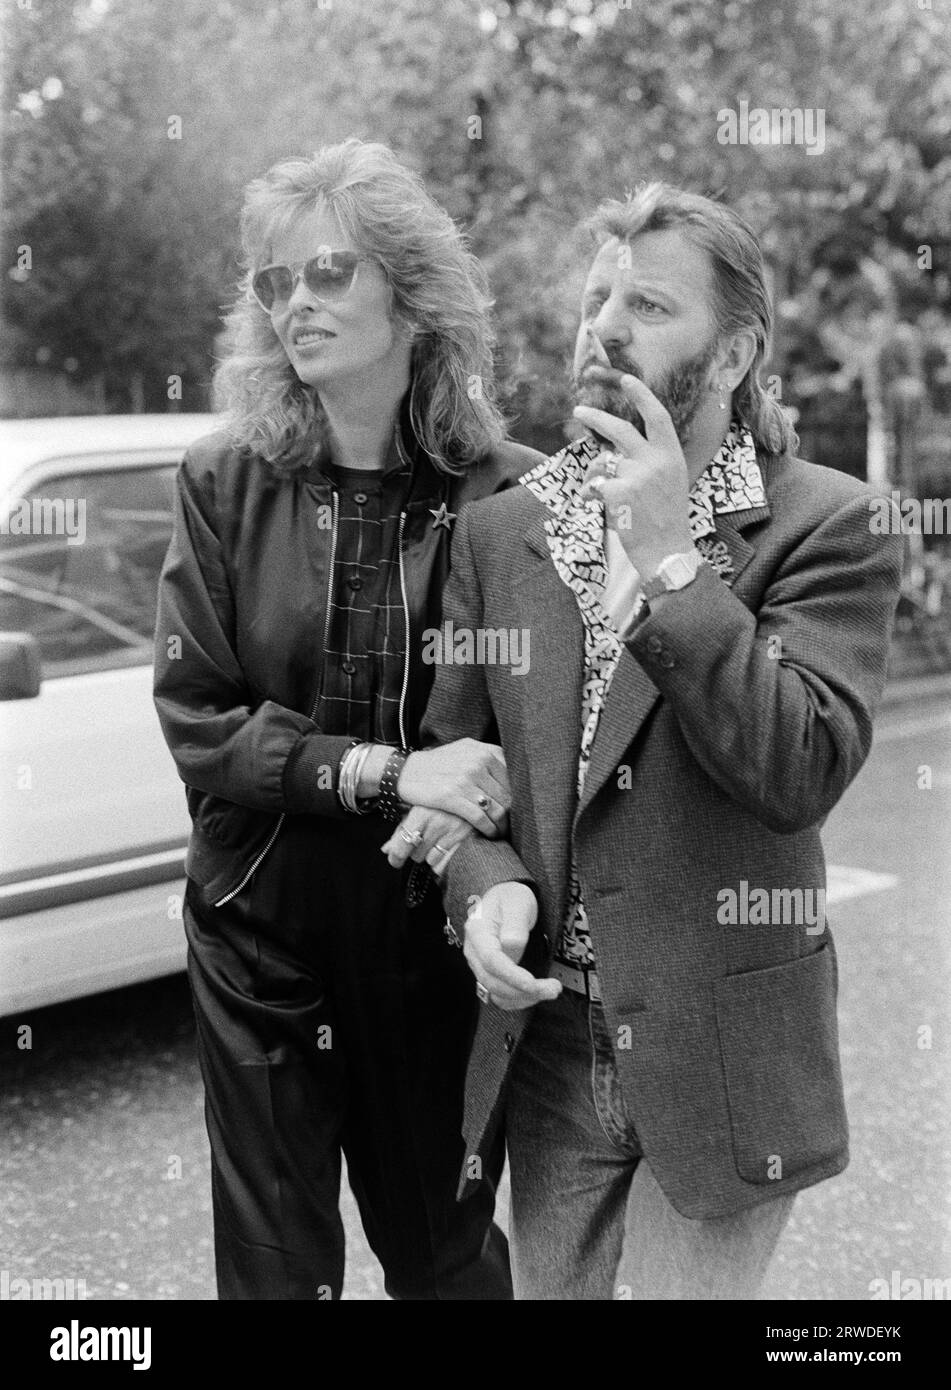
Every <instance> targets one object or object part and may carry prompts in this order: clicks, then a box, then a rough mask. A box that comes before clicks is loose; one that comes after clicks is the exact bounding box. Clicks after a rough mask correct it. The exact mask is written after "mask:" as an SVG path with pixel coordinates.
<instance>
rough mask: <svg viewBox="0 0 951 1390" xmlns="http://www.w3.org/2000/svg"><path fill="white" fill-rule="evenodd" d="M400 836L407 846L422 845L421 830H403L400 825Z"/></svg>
mask: <svg viewBox="0 0 951 1390" xmlns="http://www.w3.org/2000/svg"><path fill="white" fill-rule="evenodd" d="M400 835H401V836H402V837H403V839H404V840H405V841H406V843H407V844H408V845H419V844H422V840H423V834H422V831H421V830H405V829H404V828H403V826H402V825H401V826H400Z"/></svg>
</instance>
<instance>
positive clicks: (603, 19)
mask: <svg viewBox="0 0 951 1390" xmlns="http://www.w3.org/2000/svg"><path fill="white" fill-rule="evenodd" d="M943 3H944V0H935V11H932V10H929V9H923V10H922V9H919V8H917V7H916V4H915V0H870V3H866V4H864V5H862V6H843V5H842V4H841V0H800V2H799V3H797V4H796V5H792V4H786V3H781V0H766V2H765V3H764V2H763V0H755V3H754V0H727V3H724V4H698V3H695V0H650V3H649V4H648V3H646V0H632V4H631V6H630V8H627V7H626V6H625V5H624V0H620V3H619V2H618V0H561V3H560V4H559V3H555V4H552V3H549V0H496V2H495V3H489V0H484V3H483V4H482V5H481V7H480V6H479V5H474V4H472V3H470V2H468V0H390V3H387V4H382V3H379V2H378V0H331V4H330V7H329V8H324V7H323V5H322V0H264V3H261V2H260V0H220V3H217V4H216V3H213V0H177V3H176V4H175V5H167V4H165V3H162V0H98V2H97V3H92V4H90V3H88V0H81V3H77V4H74V5H70V4H66V3H55V4H54V3H53V0H32V3H31V4H30V5H29V7H28V8H24V9H20V8H14V7H10V8H9V9H8V18H7V31H8V33H7V42H8V49H7V58H6V71H5V87H6V92H7V99H8V106H9V107H10V108H11V110H10V111H9V112H8V114H7V117H6V126H5V138H4V142H5V156H6V157H5V164H6V168H7V175H6V190H5V191H6V197H5V200H4V209H5V210H4V215H3V224H2V232H0V239H2V258H3V264H4V266H5V267H8V268H10V267H15V265H16V262H17V248H18V247H20V246H23V245H26V246H29V247H30V248H31V251H32V257H33V268H32V270H31V271H30V273H29V274H28V275H26V276H22V277H20V279H14V278H10V277H9V276H7V277H5V279H4V281H3V284H4V303H3V311H4V318H5V320H6V321H7V323H8V324H10V325H11V326H12V327H13V329H14V332H13V333H12V334H11V336H10V345H9V346H8V348H7V350H6V357H7V361H8V362H10V361H12V362H14V363H16V364H17V365H23V364H28V363H29V362H31V361H33V360H34V359H35V354H36V352H37V350H38V349H41V350H42V349H45V350H47V351H48V353H49V356H50V360H51V363H52V365H54V366H55V365H57V364H61V363H62V362H63V361H64V360H65V359H67V358H75V359H77V361H78V364H79V365H78V368H77V370H76V375H77V377H78V378H80V379H92V378H99V379H100V380H101V381H104V382H105V386H106V391H107V396H108V399H109V400H110V402H111V403H112V404H113V405H114V406H116V407H118V408H128V401H129V396H128V390H129V382H130V381H131V380H132V378H133V376H135V375H136V374H137V375H138V378H139V380H140V381H141V382H142V384H143V391H144V399H145V403H146V405H147V406H148V408H151V409H164V408H165V407H166V404H167V402H166V395H165V383H166V379H167V377H168V376H169V375H170V374H173V373H174V374H177V375H180V376H182V378H183V380H184V384H185V398H184V402H183V404H184V405H185V406H189V405H200V404H201V403H202V402H203V392H204V389H205V386H206V384H207V381H208V379H209V376H210V369H211V351H212V343H213V338H214V335H215V332H216V330H217V325H218V318H219V314H220V309H221V306H222V304H223V303H224V302H225V301H226V300H227V298H228V296H229V295H230V294H231V292H232V290H233V286H234V281H235V273H236V270H235V263H234V254H235V250H236V241H237V238H236V225H237V212H238V208H239V206H240V198H241V189H242V187H243V185H244V183H245V182H246V181H247V180H248V179H249V178H251V177H253V176H255V175H257V174H259V173H261V172H262V171H263V169H264V168H266V167H267V165H268V164H269V163H271V162H273V160H275V159H276V158H279V157H281V156H284V155H287V154H290V153H295V152H300V151H306V150H307V149H312V148H315V147H316V146H318V145H320V144H322V143H325V142H328V141H331V140H336V139H339V138H341V137H343V136H344V135H348V134H357V135H361V136H364V137H372V138H378V139H382V140H385V141H387V142H388V143H390V144H392V145H393V146H394V147H395V148H396V149H397V150H399V151H400V152H401V153H402V154H403V155H404V156H406V157H408V158H409V159H410V160H411V161H412V162H414V163H415V164H416V165H417V166H418V167H419V168H420V169H421V170H422V172H423V174H424V176H425V177H426V179H427V182H428V185H429V186H430V188H431V189H432V191H433V192H434V193H435V194H436V196H437V197H439V198H440V199H441V200H442V201H443V202H444V203H445V204H446V206H447V207H448V208H449V209H450V211H451V212H452V213H453V215H454V216H455V217H457V218H458V219H459V220H460V221H461V222H462V223H463V224H464V225H465V226H466V227H467V228H468V230H469V232H470V235H471V237H472V240H473V244H474V247H475V249H476V251H477V252H478V253H479V254H480V255H481V256H483V258H484V259H485V261H486V264H487V266H488V268H489V272H490V275H491V277H492V283H493V287H494V291H495V294H496V300H497V310H498V315H499V323H500V330H501V333H500V337H501V360H502V368H503V372H504V375H505V378H506V380H507V382H508V385H509V387H510V389H511V401H512V406H513V409H514V411H515V412H516V414H517V417H518V418H517V421H516V426H515V428H516V432H517V433H518V434H519V435H521V436H522V437H528V438H531V439H534V440H536V441H537V442H539V443H540V444H542V445H543V446H544V445H546V444H554V443H557V438H558V426H559V421H560V419H561V418H563V416H564V413H565V407H566V393H565V383H566V362H567V349H568V341H569V333H570V327H571V321H572V316H573V312H574V310H573V300H572V293H573V290H574V289H575V288H576V287H577V282H578V277H579V272H580V271H581V270H582V269H583V266H584V262H585V258H586V256H587V254H588V250H587V247H586V245H585V243H584V241H583V240H579V239H578V237H577V236H576V235H575V230H574V229H575V227H576V225H577V223H578V222H579V220H580V219H581V218H583V217H584V215H585V214H586V213H587V212H589V211H590V210H591V209H592V208H593V206H594V205H595V204H596V203H597V202H598V201H599V200H600V199H601V198H602V197H604V196H606V195H616V194H618V193H622V192H623V191H624V190H625V189H626V188H627V187H630V186H632V185H633V184H634V183H636V182H638V181H639V180H641V179H644V178H653V177H661V178H667V179H669V180H671V181H672V182H675V183H678V184H682V185H686V186H689V187H692V188H695V189H697V190H699V191H702V192H712V193H717V194H722V195H723V196H725V197H726V198H727V199H728V200H729V201H731V202H733V203H734V204H735V205H736V206H738V207H739V208H740V210H741V211H743V212H744V213H745V214H746V215H747V216H748V217H749V218H750V220H751V221H752V222H753V223H754V225H755V226H756V227H757V229H758V230H759V231H760V232H761V234H762V236H763V239H764V244H765V246H766V248H767V252H768V255H769V257H770V261H771V264H772V267H773V272H774V275H775V283H776V289H777V297H778V298H779V300H780V301H781V302H782V303H783V304H784V305H785V313H784V318H783V320H782V321H783V325H784V330H785V333H786V341H785V342H784V343H783V344H782V345H781V351H780V355H779V357H778V359H777V360H778V364H779V370H781V371H783V370H785V369H786V363H787V362H788V363H789V364H790V365H789V370H790V371H791V372H792V374H793V377H794V378H795V375H796V373H797V372H798V371H799V370H800V367H799V366H798V365H797V363H799V362H802V363H803V367H802V369H803V370H805V369H806V367H807V366H808V365H809V364H808V363H806V362H805V361H804V359H805V358H806V357H807V356H808V353H807V347H808V344H809V343H810V342H811V341H812V339H813V338H814V336H815V325H814V323H813V322H812V321H811V319H810V315H809V313H807V312H799V309H798V308H797V306H799V305H801V304H805V303H807V301H808V302H810V303H811V302H813V301H814V300H815V294H816V291H815V284H814V278H815V275H816V272H817V269H818V270H820V271H821V270H822V269H823V268H830V267H831V268H832V269H833V271H834V273H835V274H839V273H841V272H843V271H847V272H848V273H853V272H854V271H855V268H856V267H857V266H858V264H859V262H860V261H861V259H862V258H863V257H871V258H872V259H877V258H880V257H881V256H882V255H883V254H885V253H886V252H887V255H888V256H889V257H890V258H892V259H894V258H896V257H897V258H898V261H899V262H900V263H901V264H902V265H903V266H904V267H906V272H907V273H904V277H903V279H902V283H903V285H905V288H904V289H903V291H902V305H903V307H904V310H905V311H906V312H910V313H913V314H917V313H919V312H921V311H923V310H925V309H927V308H928V307H929V306H933V305H939V306H940V305H946V304H947V302H948V300H949V298H951V287H949V278H948V268H949V261H951V241H949V236H948V228H949V227H951V140H949V134H951V62H949V57H951V53H949V43H948V24H947V13H944V14H940V13H938V12H937V10H938V9H939V7H940V4H943ZM51 78H55V79H58V80H59V82H60V83H61V84H62V93H61V95H57V94H55V92H56V88H55V84H54V85H53V86H52V87H51V86H50V85H49V80H50V79H51ZM44 84H47V85H46V87H44ZM44 91H45V92H46V93H47V96H45V97H44V95H43V93H44ZM741 99H745V100H747V101H748V102H749V104H750V106H751V107H757V106H760V107H765V108H768V109H771V108H774V107H798V108H812V109H816V108H822V109H823V110H824V111H825V113H826V115H825V121H826V143H825V148H824V150H823V152H822V153H821V154H810V153H809V152H808V150H806V149H805V148H803V147H802V146H798V147H797V146H792V145H771V146H762V145H760V146H757V145H752V144H747V145H740V144H735V145H729V144H721V143H720V142H719V140H718V138H717V132H718V112H720V111H721V109H724V108H729V109H733V110H735V109H736V108H737V106H738V103H739V101H740V100H741ZM473 116H478V117H479V118H480V120H481V123H482V124H481V138H479V139H472V138H470V136H471V135H472V133H473V125H472V119H471V118H472V117H473ZM173 117H178V118H179V120H180V122H181V138H180V139H174V138H169V121H170V118H173ZM922 244H927V245H930V246H931V248H932V258H933V269H932V270H931V271H919V270H917V269H916V267H915V256H916V254H917V248H918V247H919V246H920V245H922ZM883 248H884V251H883ZM799 325H802V328H801V334H800V328H799ZM810 334H811V335H812V337H810ZM783 354H785V356H784V355H783ZM797 354H798V356H797ZM785 394H786V397H787V399H788V398H789V392H788V391H787V392H786V393H785Z"/></svg>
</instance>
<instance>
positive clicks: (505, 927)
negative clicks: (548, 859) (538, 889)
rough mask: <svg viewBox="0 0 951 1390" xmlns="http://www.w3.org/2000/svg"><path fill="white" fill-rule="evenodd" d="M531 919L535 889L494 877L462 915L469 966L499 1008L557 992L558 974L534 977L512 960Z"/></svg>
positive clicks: (520, 951)
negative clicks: (471, 907) (548, 977)
mask: <svg viewBox="0 0 951 1390" xmlns="http://www.w3.org/2000/svg"><path fill="white" fill-rule="evenodd" d="M537 920H538V903H537V901H536V898H535V894H534V893H533V892H532V890H531V889H530V888H529V887H528V886H527V884H524V883H497V884H496V885H495V886H494V887H492V888H490V889H489V890H488V891H487V892H486V893H485V894H483V896H482V897H481V898H480V899H479V902H478V903H477V905H476V907H475V909H474V911H473V912H471V913H470V915H469V917H468V919H467V920H466V925H465V945H464V951H465V957H466V960H467V961H468V963H469V969H470V970H471V971H472V973H473V975H475V977H476V980H477V981H478V982H479V984H481V985H483V986H484V987H485V988H486V989H487V990H488V991H489V1000H490V1002H491V1003H492V1004H497V1005H498V1007H499V1008H500V1009H510V1010H511V1009H529V1008H531V1007H532V1005H534V1004H540V1003H541V1002H542V1001H543V1000H545V999H557V998H558V996H559V994H560V993H561V983H560V982H559V981H558V980H551V979H548V980H537V979H536V978H535V976H534V975H532V974H531V973H530V972H529V971H528V970H525V969H523V968H522V966H520V965H519V963H518V962H519V961H520V960H521V959H522V956H523V955H524V953H525V948H526V946H527V945H528V938H529V936H530V935H531V931H532V928H533V927H534V925H535V923H536V921H537Z"/></svg>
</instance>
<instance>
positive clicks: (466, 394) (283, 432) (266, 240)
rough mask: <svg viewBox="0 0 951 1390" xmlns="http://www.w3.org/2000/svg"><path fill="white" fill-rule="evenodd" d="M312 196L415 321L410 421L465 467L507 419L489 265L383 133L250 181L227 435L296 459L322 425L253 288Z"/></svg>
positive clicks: (217, 395) (447, 458) (398, 310)
mask: <svg viewBox="0 0 951 1390" xmlns="http://www.w3.org/2000/svg"><path fill="white" fill-rule="evenodd" d="M318 208H319V209H320V210H322V211H323V210H326V211H328V212H330V213H332V214H333V216H334V217H336V218H337V220H338V222H339V223H340V226H341V228H342V230H343V231H344V232H345V233H346V235H347V236H348V237H349V238H350V240H351V241H352V243H353V245H354V246H355V247H356V248H357V249H358V250H359V251H361V252H362V253H363V254H365V255H368V256H371V257H373V259H374V260H376V261H378V262H379V264H380V265H381V266H382V269H383V273H384V275H385V276H386V279H387V282H388V284H389V288H390V295H391V301H390V309H391V313H392V315H393V318H394V320H395V321H397V322H402V323H404V324H408V325H412V327H413V329H414V334H415V336H414V340H413V348H412V361H411V387H410V392H409V415H410V423H411V426H412V429H413V431H414V433H415V436H416V439H417V440H418V441H419V443H420V444H421V445H422V447H423V448H424V449H425V451H426V452H427V454H428V455H429V456H430V458H431V459H432V461H433V463H434V464H435V466H436V467H437V468H438V469H440V470H442V471H443V472H447V473H460V472H462V471H463V470H464V468H465V467H466V466H467V465H468V464H470V463H472V462H473V461H474V460H475V459H477V458H478V457H479V456H480V455H482V454H484V453H485V452H486V451H487V450H488V449H489V448H491V447H492V446H493V445H495V444H497V443H498V442H499V441H500V440H502V439H504V437H505V432H506V431H505V422H504V420H503V418H502V415H501V412H500V410H499V408H498V406H497V404H496V401H495V386H494V361H493V351H494V347H495V337H494V332H493V327H492V321H491V317H490V310H491V307H492V301H491V299H490V298H489V293H488V282H487V279H486V275H485V271H484V270H483V268H482V265H481V264H480V262H479V261H478V260H476V258H475V256H473V255H472V254H471V252H470V251H469V250H468V248H467V246H466V243H465V241H464V239H463V236H462V234H461V233H460V231H459V229H458V228H457V227H456V225H455V223H454V222H453V221H452V218H451V217H450V216H449V214H448V213H447V212H446V211H445V210H444V209H443V208H441V207H440V206H439V205H438V204H437V203H436V202H434V201H433V199H432V198H431V197H430V196H429V194H428V193H427V192H426V190H425V188H424V187H423V184H422V180H421V179H420V177H419V176H418V175H417V174H416V173H414V172H413V171H412V170H411V169H409V168H407V167H406V166H405V165H403V164H401V163H400V162H399V160H398V159H397V158H396V156H395V155H394V153H393V151H392V150H390V149H389V148H388V147H387V146H386V145H381V144H370V143H367V142H364V141H362V140H357V139H349V140H344V141H343V142H342V143H341V144H338V145H327V146H325V147H324V148H323V149H320V150H318V151H317V152H316V153H315V154H314V155H312V156H311V157H309V158H295V159H286V160H283V161H281V162H280V163H278V164H275V165H274V166H273V167H272V168H271V169H269V170H268V171H267V173H266V174H265V175H264V176H263V178H259V179H254V180H253V181H252V182H251V183H250V184H248V186H247V189H246V190H245V200H244V206H243V208H242V212H241V245H242V256H241V265H242V267H243V272H244V273H243V275H242V279H241V282H240V289H241V296H240V298H239V299H238V300H237V301H236V302H235V303H234V304H233V305H232V307H231V308H230V310H229V311H228V313H227V315H226V318H225V339H224V342H225V356H224V357H223V359H222V360H221V361H220V362H219V364H218V366H217V368H216V371H215V375H214V384H213V399H214V406H215V408H216V409H217V410H220V411H222V412H223V413H224V415H225V419H226V426H225V427H226V429H227V432H228V434H229V436H230V439H231V442H232V444H233V445H235V446H236V447H239V448H247V449H250V450H251V451H252V452H253V453H255V454H257V455H258V456H259V457H261V458H263V459H265V460H267V461H268V462H269V463H271V464H273V465H275V466H276V467H277V468H278V469H279V470H280V471H282V472H293V471H296V470H298V469H301V468H303V467H305V466H306V465H307V464H308V463H309V462H310V460H311V459H312V458H313V454H314V450H315V448H316V446H317V445H319V444H320V443H321V442H322V441H323V440H324V438H325V430H326V419H325V416H324V413H323V410H322V408H321V404H320V399H319V396H318V393H317V391H316V390H315V389H314V388H313V387H312V386H308V385H306V384H305V383H304V382H302V381H301V380H300V378H299V377H298V375H297V373H296V372H295V371H294V369H293V367H292V366H291V364H290V362H289V361H288V358H287V354H286V353H285V351H284V348H283V347H282V346H281V343H280V341H279V339H278V337H277V334H276V333H275V332H274V329H273V328H272V326H271V319H270V315H269V314H267V313H266V312H265V311H264V310H263V309H262V308H261V306H260V305H259V304H258V303H257V301H256V300H255V299H254V297H253V295H252V294H251V280H252V277H253V275H254V273H255V271H257V270H258V269H260V267H261V266H262V265H266V264H267V263H268V261H269V259H270V247H271V246H272V244H273V242H274V239H275V238H276V237H277V236H278V235H279V234H280V233H281V232H283V231H284V230H285V229H286V228H288V227H289V226H292V225H293V224H294V222H295V221H296V219H298V218H300V217H301V216H303V215H305V214H306V213H309V212H311V211H313V210H315V209H318Z"/></svg>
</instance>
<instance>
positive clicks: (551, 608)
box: [515, 511, 584, 925]
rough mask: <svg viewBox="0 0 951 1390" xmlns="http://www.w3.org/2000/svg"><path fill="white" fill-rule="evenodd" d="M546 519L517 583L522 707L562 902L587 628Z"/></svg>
mask: <svg viewBox="0 0 951 1390" xmlns="http://www.w3.org/2000/svg"><path fill="white" fill-rule="evenodd" d="M544 522H545V513H544V512H543V511H540V512H539V515H538V516H537V517H536V519H535V520H534V521H533V522H532V524H531V525H530V526H529V528H528V531H527V532H526V534H525V542H526V545H527V547H528V549H529V551H530V552H531V553H530V555H529V556H528V557H527V562H528V567H527V571H526V573H525V575H524V577H523V578H522V579H520V580H519V581H518V582H517V584H516V592H515V600H516V604H517V608H518V618H519V624H520V626H521V627H522V629H523V630H524V631H526V632H528V633H529V636H530V642H531V661H530V664H529V668H528V670H527V672H526V673H525V675H524V676H520V677H518V679H519V680H524V681H525V682H526V688H525V698H524V702H523V705H522V709H523V717H524V725H525V740H526V744H527V749H528V765H529V779H530V783H531V790H532V801H533V804H534V807H535V815H536V825H537V828H538V837H539V844H540V848H541V852H542V856H543V858H544V860H545V865H546V868H547V870H548V875H549V880H550V882H551V884H552V888H553V890H554V892H555V894H556V897H555V901H556V902H559V903H560V902H562V901H563V900H564V896H565V894H566V893H567V889H568V860H569V855H570V845H571V820H572V814H573V812H574V808H575V805H576V788H577V782H578V749H579V744H580V741H581V689H582V684H583V682H584V628H583V625H582V622H581V614H580V613H579V611H578V604H577V601H576V600H575V597H574V594H572V592H571V590H570V589H569V588H568V586H567V585H566V584H564V583H563V582H562V580H561V579H560V578H559V576H558V573H557V571H556V570H555V566H554V563H553V561H552V557H551V551H550V550H549V548H548V541H547V538H546V535H545V529H544ZM559 925H560V924H559Z"/></svg>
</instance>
